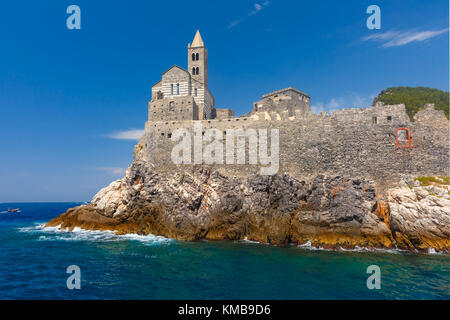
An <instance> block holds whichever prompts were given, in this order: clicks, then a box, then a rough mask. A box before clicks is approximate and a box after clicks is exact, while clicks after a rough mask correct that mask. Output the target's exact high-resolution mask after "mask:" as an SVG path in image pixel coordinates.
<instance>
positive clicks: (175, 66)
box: [162, 64, 189, 74]
mask: <svg viewBox="0 0 450 320" xmlns="http://www.w3.org/2000/svg"><path fill="white" fill-rule="evenodd" d="M173 68H177V69H180V70H182V71H184V72H186V73H187V74H189V72H187V71H186V70H184V69H183V68H181V67H179V66H177V65H176V64H174V65H173V66H171V67H170V68H169V69H167V70H166V71H164V72H163V73H162V74H165V73H167V72H169V71H170V70H172V69H173Z"/></svg>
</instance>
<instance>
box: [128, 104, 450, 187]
mask: <svg viewBox="0 0 450 320" xmlns="http://www.w3.org/2000/svg"><path fill="white" fill-rule="evenodd" d="M194 123H201V124H202V126H203V132H204V131H205V130H207V129H209V128H215V129H217V130H219V131H221V132H222V133H226V130H229V129H239V128H241V129H247V128H253V129H260V128H261V129H263V128H267V129H279V133H280V139H279V142H280V168H279V173H283V172H287V173H289V174H290V175H291V176H293V177H295V178H298V179H302V180H304V179H308V178H310V177H313V176H316V175H317V174H345V175H351V176H352V177H362V178H370V179H373V180H375V181H376V182H377V183H378V185H379V186H381V187H382V186H384V185H389V184H390V183H391V182H393V181H396V180H398V178H399V177H400V176H402V175H448V172H449V126H448V120H447V119H446V118H445V116H444V114H443V112H438V111H435V110H434V108H431V107H428V108H427V109H425V110H422V111H419V113H418V114H417V115H416V117H415V119H414V121H410V120H409V118H408V116H407V114H406V111H405V106H404V105H393V106H375V107H369V108H364V109H343V110H339V111H335V112H333V113H332V114H331V115H326V114H322V115H316V114H313V113H311V112H309V113H306V114H302V113H297V114H296V115H295V116H288V115H286V114H279V113H276V112H271V113H269V112H256V113H254V114H252V115H251V116H250V117H239V118H233V119H224V120H218V119H215V120H203V121H198V122H196V121H171V122H169V121H167V122H148V123H147V124H146V133H145V135H144V137H143V138H142V140H141V141H140V142H139V144H138V146H137V147H136V152H135V157H136V158H137V159H139V160H145V161H149V162H151V163H153V164H154V165H155V168H156V170H159V171H166V170H170V171H173V170H177V171H180V172H183V171H189V170H191V169H192V168H193V165H178V166H175V165H174V164H173V162H172V161H171V158H170V155H171V151H172V149H173V146H174V145H175V144H176V143H175V142H172V141H171V139H169V138H168V137H169V136H170V133H171V132H173V130H175V129H178V128H186V129H188V130H189V132H191V133H192V134H193V132H194V131H193V125H194ZM399 127H407V128H409V129H410V130H411V133H412V148H396V141H395V140H396V139H395V131H396V129H397V128H399ZM162 134H164V135H162ZM192 139H193V136H192ZM192 141H193V140H192ZM269 141H270V134H269ZM207 144H208V143H204V145H207ZM223 144H224V150H223V152H224V159H225V152H226V148H225V144H226V135H224V137H223ZM247 147H248V145H247ZM257 147H258V145H257V144H256V145H255V144H251V145H250V146H249V148H257ZM269 147H270V143H269ZM269 150H270V149H269ZM192 159H194V158H193V157H192ZM213 166H214V167H215V169H217V170H219V171H220V172H222V173H223V174H226V175H231V176H233V175H235V176H247V175H249V174H254V173H259V170H260V165H259V164H258V165H249V164H246V165H239V164H235V165H213Z"/></svg>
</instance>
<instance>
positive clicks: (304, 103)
mask: <svg viewBox="0 0 450 320" xmlns="http://www.w3.org/2000/svg"><path fill="white" fill-rule="evenodd" d="M310 101H311V98H310V96H309V95H308V94H306V93H303V92H301V91H299V90H297V89H294V88H292V87H289V88H286V89H281V90H278V91H274V92H271V93H268V94H265V95H263V96H262V98H261V100H260V101H258V102H255V104H254V108H253V109H254V110H253V111H255V112H256V111H267V112H272V111H277V112H280V113H283V112H287V115H288V116H289V117H292V116H294V115H295V114H297V113H300V114H306V113H309V112H310V111H311V107H310Z"/></svg>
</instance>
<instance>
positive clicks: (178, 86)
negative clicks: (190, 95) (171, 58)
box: [177, 83, 180, 95]
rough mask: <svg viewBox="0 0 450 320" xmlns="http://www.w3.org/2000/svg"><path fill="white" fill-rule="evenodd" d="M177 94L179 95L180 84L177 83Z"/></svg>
mask: <svg viewBox="0 0 450 320" xmlns="http://www.w3.org/2000/svg"><path fill="white" fill-rule="evenodd" d="M179 94H180V84H179V83H177V95H179Z"/></svg>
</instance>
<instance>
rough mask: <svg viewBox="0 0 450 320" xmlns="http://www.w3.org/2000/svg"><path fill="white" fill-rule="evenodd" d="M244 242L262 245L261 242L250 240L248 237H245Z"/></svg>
mask: <svg viewBox="0 0 450 320" xmlns="http://www.w3.org/2000/svg"><path fill="white" fill-rule="evenodd" d="M242 242H246V243H258V244H260V242H259V241H253V240H248V238H247V237H245V238H244V240H242Z"/></svg>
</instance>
